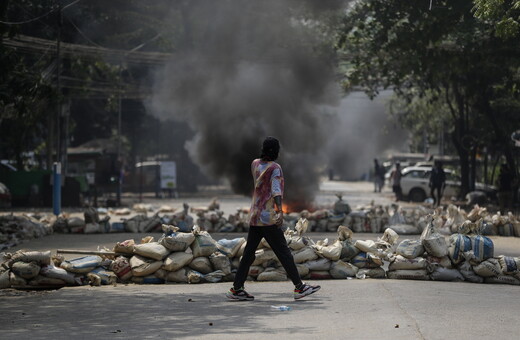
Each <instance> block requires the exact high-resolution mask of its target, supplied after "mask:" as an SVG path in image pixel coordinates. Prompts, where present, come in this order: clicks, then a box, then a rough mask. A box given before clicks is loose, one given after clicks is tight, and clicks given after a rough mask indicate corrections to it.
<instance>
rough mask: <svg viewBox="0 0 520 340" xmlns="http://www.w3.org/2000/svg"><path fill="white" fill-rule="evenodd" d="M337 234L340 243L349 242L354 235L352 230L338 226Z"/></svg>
mask: <svg viewBox="0 0 520 340" xmlns="http://www.w3.org/2000/svg"><path fill="white" fill-rule="evenodd" d="M337 232H338V239H339V240H340V241H346V240H351V239H352V236H353V235H354V233H353V232H352V230H350V228H349V227H346V226H344V225H340V226H339V227H338V231H337Z"/></svg>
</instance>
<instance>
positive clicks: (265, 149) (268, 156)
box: [260, 136, 280, 161]
mask: <svg viewBox="0 0 520 340" xmlns="http://www.w3.org/2000/svg"><path fill="white" fill-rule="evenodd" d="M279 152H280V142H279V141H278V139H276V138H274V137H270V136H269V137H267V138H266V139H264V142H263V143H262V150H261V152H260V158H262V159H263V160H264V161H275V160H276V159H277V158H278V153H279Z"/></svg>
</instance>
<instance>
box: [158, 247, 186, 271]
mask: <svg viewBox="0 0 520 340" xmlns="http://www.w3.org/2000/svg"><path fill="white" fill-rule="evenodd" d="M192 260H193V254H191V253H186V252H177V253H171V254H170V255H168V256H167V257H166V259H165V260H164V264H163V266H162V269H164V270H167V271H170V272H174V271H177V270H179V269H181V268H183V267H185V266H187V265H188V264H189V263H190V262H191V261H192Z"/></svg>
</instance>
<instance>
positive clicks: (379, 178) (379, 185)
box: [374, 159, 385, 192]
mask: <svg viewBox="0 0 520 340" xmlns="http://www.w3.org/2000/svg"><path fill="white" fill-rule="evenodd" d="M384 184H385V167H384V166H382V165H381V164H379V162H378V161H377V159H374V192H381V190H382V189H383V185H384Z"/></svg>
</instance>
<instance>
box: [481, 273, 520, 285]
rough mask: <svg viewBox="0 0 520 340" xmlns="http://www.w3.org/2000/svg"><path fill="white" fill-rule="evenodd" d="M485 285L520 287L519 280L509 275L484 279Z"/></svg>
mask: <svg viewBox="0 0 520 340" xmlns="http://www.w3.org/2000/svg"><path fill="white" fill-rule="evenodd" d="M484 282H485V283H502V284H508V285H517V286H518V285H520V280H519V279H517V278H515V277H514V276H511V275H499V276H491V277H486V278H484Z"/></svg>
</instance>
